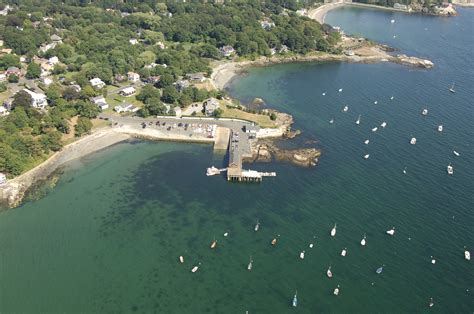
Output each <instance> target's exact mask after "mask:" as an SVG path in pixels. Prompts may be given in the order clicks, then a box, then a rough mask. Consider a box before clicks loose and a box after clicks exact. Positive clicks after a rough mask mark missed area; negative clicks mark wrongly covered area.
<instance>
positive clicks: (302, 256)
mask: <svg viewBox="0 0 474 314" xmlns="http://www.w3.org/2000/svg"><path fill="white" fill-rule="evenodd" d="M300 258H301V259H304V251H303V252H301V253H300Z"/></svg>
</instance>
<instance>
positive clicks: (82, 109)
mask: <svg viewBox="0 0 474 314" xmlns="http://www.w3.org/2000/svg"><path fill="white" fill-rule="evenodd" d="M76 111H77V113H78V114H79V115H80V116H81V117H85V118H89V119H93V118H95V117H97V115H98V114H99V112H100V108H99V107H98V106H96V105H94V104H91V103H90V102H88V101H84V100H79V101H78V102H77V103H76Z"/></svg>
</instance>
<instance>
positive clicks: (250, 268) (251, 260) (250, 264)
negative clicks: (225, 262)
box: [247, 256, 253, 270]
mask: <svg viewBox="0 0 474 314" xmlns="http://www.w3.org/2000/svg"><path fill="white" fill-rule="evenodd" d="M252 264H253V259H252V256H250V261H249V265H248V266H247V269H248V270H252Z"/></svg>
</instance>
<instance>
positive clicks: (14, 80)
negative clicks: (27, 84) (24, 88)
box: [8, 74, 20, 83]
mask: <svg viewBox="0 0 474 314" xmlns="http://www.w3.org/2000/svg"><path fill="white" fill-rule="evenodd" d="M18 81H20V78H19V77H18V75H16V74H11V75H10V76H8V83H18Z"/></svg>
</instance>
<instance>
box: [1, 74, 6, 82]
mask: <svg viewBox="0 0 474 314" xmlns="http://www.w3.org/2000/svg"><path fill="white" fill-rule="evenodd" d="M6 80H7V75H6V74H5V73H0V83H1V82H5V81H6Z"/></svg>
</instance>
